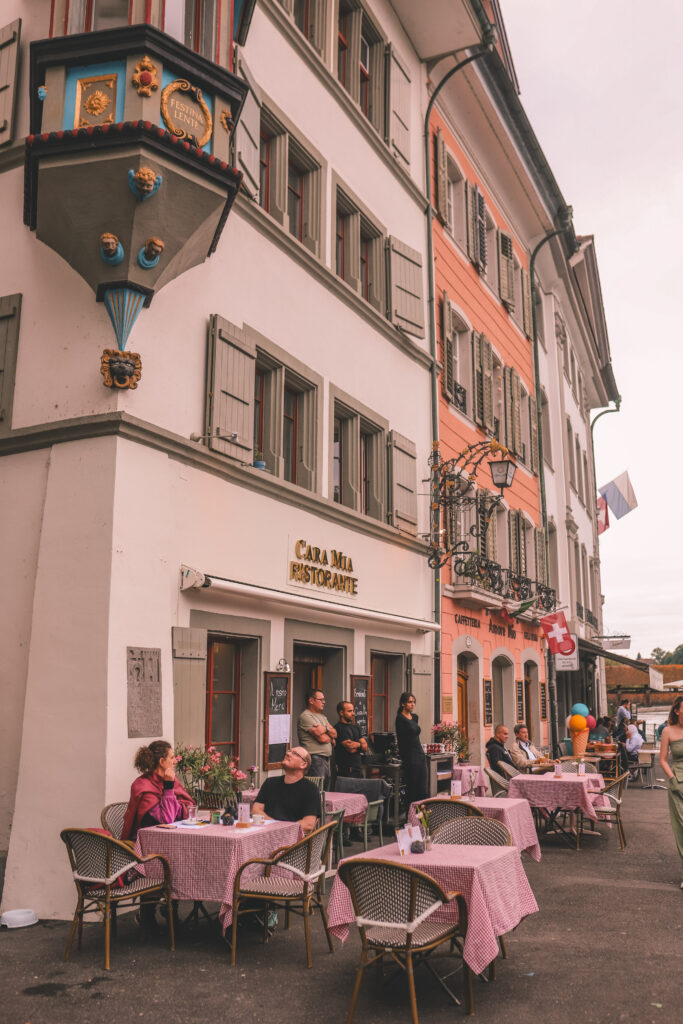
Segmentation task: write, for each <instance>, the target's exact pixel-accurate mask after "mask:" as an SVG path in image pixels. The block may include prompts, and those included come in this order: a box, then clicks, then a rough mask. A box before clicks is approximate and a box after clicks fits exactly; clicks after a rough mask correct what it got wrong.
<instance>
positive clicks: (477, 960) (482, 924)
mask: <svg viewBox="0 0 683 1024" xmlns="http://www.w3.org/2000/svg"><path fill="white" fill-rule="evenodd" d="M359 858H370V859H375V860H383V861H390V862H392V863H398V864H405V865H407V866H408V867H411V868H417V869H418V870H419V871H424V872H425V874H427V875H429V876H430V877H431V878H433V879H434V880H435V881H436V882H438V884H439V885H440V886H441V888H442V889H444V891H445V892H461V893H462V894H463V896H464V897H465V902H466V903H467V911H468V923H467V935H466V937H465V946H464V950H463V956H464V958H465V960H466V962H467V963H468V964H469V966H470V967H471V968H472V970H473V971H474V972H475V974H481V972H482V971H483V970H484V969H485V968H486V967H487V965H488V964H490V963H491V961H492V960H495V958H496V957H497V956H498V952H499V950H498V936H499V935H505V934H506V933H507V932H509V931H512V929H513V928H516V927H517V925H518V924H519V923H520V921H521V920H522V918H523V917H526V916H527V914H534V913H536V911H537V910H538V905H537V903H536V900H535V898H534V894H533V892H532V891H531V887H530V885H529V882H528V880H527V877H526V875H525V873H524V868H523V867H522V862H521V860H520V855H519V850H517V849H515V847H514V846H455V845H453V846H451V845H444V846H441V845H437V846H433V847H432V849H431V850H430V851H429V852H428V853H422V854H416V853H410V854H406V855H405V856H404V857H402V856H401V854H400V852H399V847H398V843H391V844H390V845H388V846H383V847H382V849H381V850H369V851H368V852H367V853H361V854H358V856H357V857H349V858H346V860H357V859H359ZM342 863H344V862H342ZM389 912H390V911H389ZM327 914H328V918H329V924H330V931H331V932H332V933H333V934H334V935H335V936H336V937H337V938H338V939H339V940H340V941H341V942H345V941H346V939H347V938H348V935H349V926H350V925H351V924H352V923H353V922H354V921H355V915H354V912H353V905H352V903H351V894H350V893H349V890H348V889H347V888H346V886H345V885H344V883H343V882H342V881H341V879H340V877H339V875H338V874H337V877H336V878H335V880H334V884H333V886H332V892H331V894H330V902H329V904H328V907H327ZM457 918H458V911H457V905H456V904H455V903H454V902H453V903H451V904H449V905H446V906H443V907H441V908H440V909H439V910H437V911H435V912H434V915H433V918H430V920H434V921H448V922H454V921H457Z"/></svg>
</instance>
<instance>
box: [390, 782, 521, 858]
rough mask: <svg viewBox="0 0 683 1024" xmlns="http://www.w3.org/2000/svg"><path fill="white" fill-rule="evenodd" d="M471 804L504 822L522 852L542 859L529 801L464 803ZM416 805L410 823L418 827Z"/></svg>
mask: <svg viewBox="0 0 683 1024" xmlns="http://www.w3.org/2000/svg"><path fill="white" fill-rule="evenodd" d="M462 802H463V803H465V802H466V803H470V804H472V805H473V806H474V807H476V808H477V810H480V811H481V812H482V814H483V815H484V817H486V818H495V819H496V820H497V821H502V823H503V824H504V825H505V827H506V828H508V829H509V830H510V834H511V835H512V841H513V843H514V844H515V846H516V847H517V849H518V850H520V851H526V853H528V854H529V856H530V857H531V858H532V859H533V860H540V859H541V847H540V846H539V843H538V835H537V834H536V826H535V825H534V818H533V815H532V813H531V808H530V807H529V801H528V800H519V799H518V800H513V799H509V798H508V799H504V798H502V797H500V798H495V799H494V797H492V796H475V797H474V799H468V800H467V801H462ZM415 807H416V805H415V804H411V805H410V810H409V811H408V823H409V824H410V825H417V823H418V821H417V814H416V812H415Z"/></svg>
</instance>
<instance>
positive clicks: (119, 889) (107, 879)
mask: <svg viewBox="0 0 683 1024" xmlns="http://www.w3.org/2000/svg"><path fill="white" fill-rule="evenodd" d="M61 838H62V840H63V842H64V843H65V844H66V849H67V852H68V854H69V861H70V863H71V870H72V872H73V877H74V882H75V883H76V891H77V893H78V901H77V903H76V911H75V913H74V919H73V923H72V925H71V932H70V933H69V941H68V942H67V946H66V952H65V954H64V959H65V960H68V959H69V955H70V953H71V944H72V942H73V938H74V935H75V933H76V927H78V948H79V949H80V948H81V937H82V932H83V917H84V915H85V914H102V915H103V917H104V969H105V970H106V971H108V970H109V953H110V945H111V935H110V931H111V928H110V924H111V919H112V915H113V912H114V911H115V909H116V908H118V907H120V906H121V905H122V904H124V905H129V906H130V905H131V904H133V903H134V902H135V901H136V900H137V899H138V898H139V897H142V896H146V895H148V894H150V893H160V894H162V895H163V896H164V897H165V900H166V906H167V910H168V930H169V934H170V937H171V949H175V936H174V932H173V908H172V903H171V871H170V868H169V866H168V861H167V860H166V858H165V857H162V856H161V854H158V853H152V854H150V855H149V856H147V857H139V856H138V855H137V854H136V853H135V851H134V850H131V848H130V846H128V845H127V844H126V843H122V842H120V841H119V840H118V839H112V838H111V837H110V836H105V835H103V834H102V833H101V832H98V831H95V830H93V829H89V828H65V829H64V830H63V831H62V833H61ZM153 861H159V862H160V864H161V866H162V868H163V878H162V879H161V880H159V881H151V880H150V879H148V878H146V877H145V876H144V875H138V874H136V873H135V872H134V871H131V869H133V868H135V867H137V865H138V864H149V863H151V862H153Z"/></svg>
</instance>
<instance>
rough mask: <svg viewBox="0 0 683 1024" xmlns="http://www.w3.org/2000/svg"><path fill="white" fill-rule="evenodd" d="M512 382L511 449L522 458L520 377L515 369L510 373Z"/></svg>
mask: <svg viewBox="0 0 683 1024" xmlns="http://www.w3.org/2000/svg"><path fill="white" fill-rule="evenodd" d="M510 381H511V384H512V439H513V444H512V450H513V451H514V452H515V453H516V454H517V455H518V456H519V457H520V459H521V458H522V454H523V451H524V441H523V438H522V379H521V377H520V376H519V374H518V373H517V371H516V370H513V371H512V373H511V375H510Z"/></svg>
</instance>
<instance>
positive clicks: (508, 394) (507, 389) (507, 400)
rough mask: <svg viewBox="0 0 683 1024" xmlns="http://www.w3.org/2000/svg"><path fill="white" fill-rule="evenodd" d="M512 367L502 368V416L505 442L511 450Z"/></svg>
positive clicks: (512, 447)
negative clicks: (503, 417) (503, 418)
mask: <svg viewBox="0 0 683 1024" xmlns="http://www.w3.org/2000/svg"><path fill="white" fill-rule="evenodd" d="M511 378H512V367H511V366H506V367H505V368H504V369H503V405H504V407H505V409H504V416H505V434H504V437H505V444H506V445H507V447H508V448H509V449H510V451H512V450H513V449H514V444H513V429H512V382H511Z"/></svg>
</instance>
